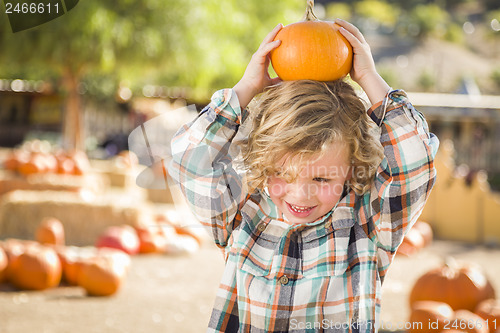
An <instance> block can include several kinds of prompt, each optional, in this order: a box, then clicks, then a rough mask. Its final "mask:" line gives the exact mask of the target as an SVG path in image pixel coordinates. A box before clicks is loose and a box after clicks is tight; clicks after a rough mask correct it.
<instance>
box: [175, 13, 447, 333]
mask: <svg viewBox="0 0 500 333" xmlns="http://www.w3.org/2000/svg"><path fill="white" fill-rule="evenodd" d="M336 23H337V24H339V25H340V26H341V27H342V29H341V33H342V34H343V35H344V36H345V37H346V39H347V40H348V41H349V42H350V44H351V45H352V47H353V53H354V61H353V69H352V72H351V73H350V75H351V78H352V79H353V80H354V81H356V82H357V83H358V84H359V85H360V86H361V88H363V90H364V91H365V93H366V95H367V96H368V98H369V100H370V102H371V103H372V104H373V106H372V107H371V108H370V109H369V110H368V112H366V111H365V108H364V106H363V103H362V102H361V100H360V99H359V98H358V97H357V95H356V94H355V92H354V90H353V89H352V87H350V85H348V84H347V83H345V82H343V81H335V82H315V81H307V80H305V81H292V82H280V80H279V79H278V78H275V79H271V78H270V76H269V74H268V71H267V69H268V65H269V57H268V55H269V52H270V51H271V50H273V49H275V48H276V47H278V46H279V44H280V42H279V41H273V39H274V37H275V36H276V34H277V33H278V31H279V30H280V29H281V25H279V26H277V27H276V28H275V29H274V30H273V31H272V32H271V33H270V34H269V35H268V36H267V37H266V38H265V39H264V41H263V42H262V44H261V46H260V47H259V50H257V52H256V53H255V54H254V55H253V56H252V59H251V61H250V63H249V65H248V67H247V69H246V71H245V74H244V75H243V77H242V79H241V80H240V81H239V82H238V83H237V84H236V85H235V86H234V87H233V89H226V90H222V91H219V92H217V93H215V94H214V96H213V97H212V102H211V103H210V104H209V105H208V106H207V107H206V108H205V109H204V110H203V111H202V112H201V113H200V115H199V116H198V117H197V119H196V120H194V121H193V122H192V123H190V124H187V125H185V126H184V127H183V128H181V129H180V131H179V132H178V133H177V135H176V137H175V138H174V140H173V141H172V154H173V160H172V164H171V166H170V170H169V173H170V175H171V176H172V177H173V178H174V179H175V180H176V181H177V182H178V183H179V185H180V188H181V189H182V191H183V193H184V195H185V196H186V198H187V201H188V202H189V204H190V205H191V208H192V210H193V212H194V213H195V215H196V216H197V218H198V219H199V220H200V221H201V222H202V223H203V224H205V225H207V226H208V227H209V228H210V230H211V232H212V233H213V236H214V239H215V242H216V244H217V245H218V246H219V247H220V248H222V249H223V250H224V252H225V259H226V266H225V271H224V274H223V277H222V281H221V284H220V288H219V291H218V293H217V298H216V302H215V306H214V309H213V312H212V316H211V319H210V323H209V329H208V331H209V332H317V331H326V332H374V331H376V330H377V320H378V315H379V312H380V296H381V294H380V292H381V285H382V282H383V279H384V276H385V274H386V272H387V269H388V267H389V264H390V263H391V262H392V259H393V256H394V254H395V252H396V250H397V248H398V246H399V245H400V244H401V242H402V240H403V236H404V234H405V233H406V232H407V231H408V230H409V229H410V228H411V226H412V225H413V223H415V221H416V220H417V218H418V216H419V215H420V213H421V211H422V209H423V206H424V203H425V201H426V199H427V197H428V195H429V193H430V190H431V188H432V185H433V184H434V181H435V177H436V172H435V169H434V166H433V159H434V156H435V154H436V151H437V147H438V140H437V138H436V137H435V136H433V135H432V134H429V132H428V129H427V124H426V122H425V119H424V117H423V116H422V115H421V114H420V113H419V112H418V111H416V110H415V109H414V108H413V107H412V105H411V104H410V103H409V101H408V99H407V97H406V95H405V93H404V92H402V91H393V90H392V89H390V88H389V86H388V85H387V83H386V82H385V81H384V80H383V79H382V78H381V77H380V75H379V74H378V73H377V71H376V69H375V65H374V62H373V58H372V55H371V52H370V48H369V46H368V44H367V43H366V41H365V39H364V38H363V36H362V34H361V33H360V32H359V30H358V29H357V28H355V27H354V26H353V25H351V24H350V23H348V22H345V21H342V20H336ZM266 88H267V89H266ZM264 90H265V93H264V94H263V96H261V100H260V104H259V105H258V107H257V108H256V109H252V110H250V111H249V110H248V109H247V105H248V103H249V102H250V101H251V100H252V99H253V98H254V97H255V96H256V95H257V94H259V93H261V92H262V91H264ZM247 118H252V124H253V125H252V126H251V132H250V134H249V135H248V138H246V140H245V141H242V142H237V139H236V138H235V137H236V136H237V135H238V136H243V133H240V132H242V130H241V128H242V127H243V126H241V125H243V123H245V120H247ZM249 121H250V120H249ZM377 126H378V128H379V135H378V136H379V139H378V140H376V139H375V140H374V137H373V131H372V127H377ZM241 148H242V149H241ZM241 150H242V151H241ZM241 152H242V153H243V154H242V156H243V161H244V163H243V172H237V171H236V170H237V169H238V163H237V162H236V161H237V157H238V156H240V153H241ZM239 171H241V170H239Z"/></svg>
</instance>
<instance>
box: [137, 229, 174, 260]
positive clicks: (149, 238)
mask: <svg viewBox="0 0 500 333" xmlns="http://www.w3.org/2000/svg"><path fill="white" fill-rule="evenodd" d="M134 228H135V231H136V232H137V236H138V237H139V242H140V246H139V253H143V254H144V253H161V252H164V251H165V245H166V242H167V238H166V237H165V236H164V235H163V233H162V232H161V230H160V226H159V225H151V226H136V227H134Z"/></svg>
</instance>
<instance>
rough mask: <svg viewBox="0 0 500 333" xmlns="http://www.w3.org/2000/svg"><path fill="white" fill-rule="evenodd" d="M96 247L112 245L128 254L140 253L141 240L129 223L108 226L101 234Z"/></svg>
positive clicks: (111, 246)
mask: <svg viewBox="0 0 500 333" xmlns="http://www.w3.org/2000/svg"><path fill="white" fill-rule="evenodd" d="M96 247H98V248H101V247H110V248H114V249H118V250H121V251H123V252H125V253H127V254H137V253H139V248H140V241H139V237H138V236H137V233H136V231H135V230H134V228H132V227H131V226H129V225H122V226H112V227H108V228H106V230H104V232H103V233H102V234H101V236H99V238H98V239H97V242H96Z"/></svg>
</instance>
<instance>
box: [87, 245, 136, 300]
mask: <svg viewBox="0 0 500 333" xmlns="http://www.w3.org/2000/svg"><path fill="white" fill-rule="evenodd" d="M129 265H130V258H129V257H128V255H126V254H124V253H123V252H120V253H116V252H114V253H113V250H108V249H106V250H104V251H103V252H101V251H100V255H98V256H97V257H96V258H94V259H93V260H91V261H90V262H86V263H83V264H82V266H81V268H80V272H79V275H78V285H79V286H80V287H82V288H84V289H85V290H86V292H87V293H88V294H89V295H91V296H110V295H113V294H114V293H116V292H117V291H118V290H119V289H120V287H121V286H122V284H123V281H124V279H125V276H126V273H127V270H128V267H129Z"/></svg>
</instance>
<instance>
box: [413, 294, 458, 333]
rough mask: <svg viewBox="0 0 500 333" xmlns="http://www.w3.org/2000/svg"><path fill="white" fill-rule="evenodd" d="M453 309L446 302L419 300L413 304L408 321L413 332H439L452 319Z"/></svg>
mask: <svg viewBox="0 0 500 333" xmlns="http://www.w3.org/2000/svg"><path fill="white" fill-rule="evenodd" d="M453 315H454V313H453V309H452V308H451V307H450V306H449V305H448V304H446V303H442V302H434V301H419V302H415V303H414V304H413V307H412V309H411V314H410V319H409V321H408V322H409V323H410V324H411V325H410V326H411V329H409V330H408V333H414V332H440V331H441V330H443V329H444V328H445V326H446V325H447V324H448V325H449V324H450V323H451V322H452V320H453Z"/></svg>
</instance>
